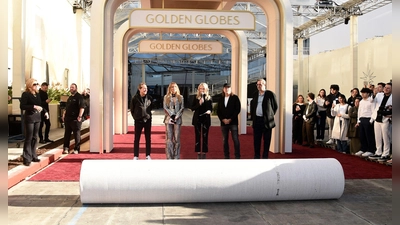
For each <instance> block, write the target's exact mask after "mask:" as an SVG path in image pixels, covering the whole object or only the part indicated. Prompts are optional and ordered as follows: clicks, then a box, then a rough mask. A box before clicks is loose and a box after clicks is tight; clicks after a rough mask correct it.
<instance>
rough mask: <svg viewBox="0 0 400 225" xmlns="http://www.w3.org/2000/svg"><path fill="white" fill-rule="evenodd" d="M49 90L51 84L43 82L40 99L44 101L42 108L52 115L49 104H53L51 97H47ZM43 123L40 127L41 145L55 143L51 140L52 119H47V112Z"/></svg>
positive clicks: (43, 117) (43, 114)
mask: <svg viewBox="0 0 400 225" xmlns="http://www.w3.org/2000/svg"><path fill="white" fill-rule="evenodd" d="M48 88H49V84H48V83H46V82H43V83H42V85H41V87H40V89H39V95H40V99H41V100H42V105H41V106H42V107H43V108H44V109H46V111H47V112H48V113H49V114H50V110H49V102H51V99H49V96H48V95H47V90H48ZM41 114H42V122H40V127H39V139H40V140H39V143H41V144H44V143H46V142H54V141H52V140H50V139H49V133H50V126H51V124H50V119H46V118H45V112H44V111H42V113H41ZM44 124H45V125H46V128H45V129H44V139H43V132H42V131H43V125H44Z"/></svg>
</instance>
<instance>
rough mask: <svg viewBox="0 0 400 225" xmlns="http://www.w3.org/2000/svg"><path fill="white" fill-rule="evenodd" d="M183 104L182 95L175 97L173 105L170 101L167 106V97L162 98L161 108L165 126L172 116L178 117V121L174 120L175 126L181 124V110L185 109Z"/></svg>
mask: <svg viewBox="0 0 400 225" xmlns="http://www.w3.org/2000/svg"><path fill="white" fill-rule="evenodd" d="M171 98H172V97H171ZM183 102H184V101H183V97H182V95H179V96H178V97H177V100H176V102H175V104H174V102H173V101H170V103H169V105H167V95H165V96H164V101H163V107H164V112H165V116H164V123H165V124H168V123H169V121H170V119H171V116H172V115H175V116H176V117H178V119H177V120H176V124H182V114H183V110H184V109H185V107H184V106H183Z"/></svg>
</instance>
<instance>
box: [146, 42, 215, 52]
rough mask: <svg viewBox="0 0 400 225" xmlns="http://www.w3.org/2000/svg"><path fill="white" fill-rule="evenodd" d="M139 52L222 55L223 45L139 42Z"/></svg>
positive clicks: (210, 43)
mask: <svg viewBox="0 0 400 225" xmlns="http://www.w3.org/2000/svg"><path fill="white" fill-rule="evenodd" d="M139 52H141V53H197V54H222V43H221V42H219V41H171V40H143V41H140V42H139Z"/></svg>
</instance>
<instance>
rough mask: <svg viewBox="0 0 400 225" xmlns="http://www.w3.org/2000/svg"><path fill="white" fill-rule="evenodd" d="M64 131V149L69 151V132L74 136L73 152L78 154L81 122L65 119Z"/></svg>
mask: <svg viewBox="0 0 400 225" xmlns="http://www.w3.org/2000/svg"><path fill="white" fill-rule="evenodd" d="M64 126H65V131H64V149H69V142H70V140H71V132H72V133H73V134H74V139H75V147H74V150H77V151H78V152H79V151H80V149H81V127H82V122H79V121H78V120H76V119H75V120H74V119H67V118H66V119H65V121H64Z"/></svg>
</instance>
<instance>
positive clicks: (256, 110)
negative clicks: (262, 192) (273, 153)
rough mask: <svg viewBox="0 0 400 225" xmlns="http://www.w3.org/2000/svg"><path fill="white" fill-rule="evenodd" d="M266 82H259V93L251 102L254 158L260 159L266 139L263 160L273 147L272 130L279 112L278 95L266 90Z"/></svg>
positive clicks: (259, 80)
mask: <svg viewBox="0 0 400 225" xmlns="http://www.w3.org/2000/svg"><path fill="white" fill-rule="evenodd" d="M265 84H266V82H265V80H264V79H258V80H257V89H258V91H257V92H256V93H255V94H254V96H253V100H251V102H250V114H251V118H252V119H253V132H254V134H253V135H254V158H255V159H259V158H260V150H261V139H262V138H264V152H263V154H262V158H263V159H268V151H269V147H270V145H271V137H272V128H274V127H275V126H276V124H275V118H274V116H275V113H276V111H277V110H278V102H277V100H276V95H275V93H273V92H272V91H269V90H266V87H265Z"/></svg>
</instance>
